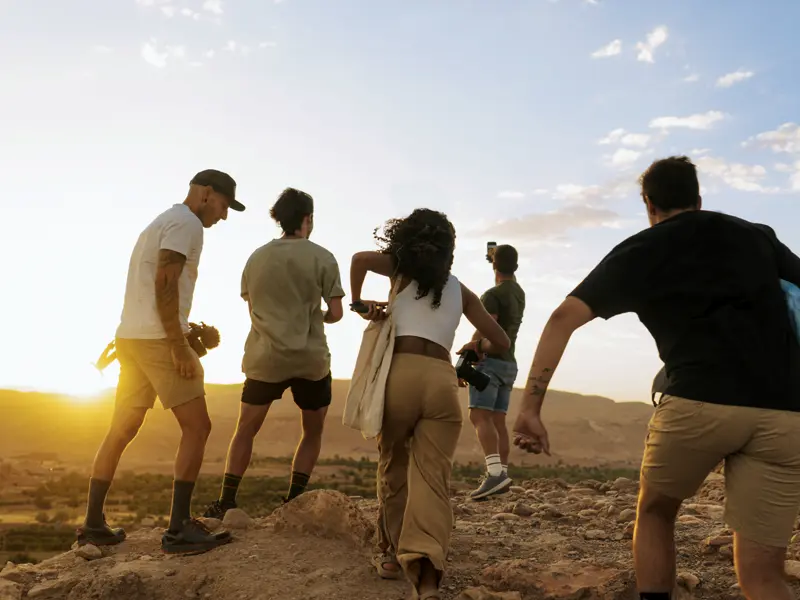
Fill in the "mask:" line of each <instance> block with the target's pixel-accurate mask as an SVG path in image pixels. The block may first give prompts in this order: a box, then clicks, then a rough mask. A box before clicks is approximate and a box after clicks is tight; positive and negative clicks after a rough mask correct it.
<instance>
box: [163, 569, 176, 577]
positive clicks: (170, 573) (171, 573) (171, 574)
mask: <svg viewBox="0 0 800 600" xmlns="http://www.w3.org/2000/svg"><path fill="white" fill-rule="evenodd" d="M177 574H178V571H177V570H175V569H166V570H165V571H164V575H165V576H166V577H174V576H175V575H177Z"/></svg>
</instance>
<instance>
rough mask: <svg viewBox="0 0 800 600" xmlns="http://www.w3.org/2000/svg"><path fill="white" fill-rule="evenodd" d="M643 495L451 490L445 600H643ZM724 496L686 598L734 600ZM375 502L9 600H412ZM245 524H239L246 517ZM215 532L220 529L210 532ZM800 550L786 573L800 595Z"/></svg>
mask: <svg viewBox="0 0 800 600" xmlns="http://www.w3.org/2000/svg"><path fill="white" fill-rule="evenodd" d="M636 493H637V484H636V483H635V482H633V481H630V480H627V479H618V480H616V481H614V482H605V483H601V482H597V481H586V482H582V483H579V484H577V485H573V486H570V485H567V484H566V483H564V482H563V481H560V480H557V479H550V480H544V479H543V480H536V481H529V482H523V483H522V484H521V486H519V487H514V488H513V490H512V491H511V492H509V493H508V494H506V495H504V496H501V497H499V498H495V499H492V500H490V501H487V502H483V503H474V502H470V501H468V500H467V499H466V490H454V491H453V498H452V504H453V509H454V514H455V515H456V520H455V526H454V531H453V538H452V547H451V552H450V556H449V559H448V570H447V574H446V577H445V580H444V582H443V592H444V593H443V598H444V599H447V600H455V599H458V600H546V599H554V600H555V599H563V600H567V599H571V600H579V599H581V600H635V599H636V598H637V595H636V593H635V583H634V577H633V572H632V561H631V551H630V545H631V535H632V530H633V523H632V522H633V519H634V516H635V499H636ZM723 501H724V486H723V482H722V480H721V476H720V475H718V474H714V475H712V476H711V477H709V479H708V481H707V482H706V484H705V485H704V487H703V489H702V490H701V491H700V492H699V493H698V495H697V496H696V497H695V498H693V499H692V500H691V501H690V502H689V503H687V504H686V505H685V506H684V508H683V510H682V513H681V515H680V517H679V523H678V528H677V543H678V548H679V557H678V572H679V573H680V575H679V578H678V585H677V587H676V592H677V593H676V596H675V597H676V598H681V599H686V598H704V599H720V600H722V599H726V600H728V599H731V600H732V599H736V598H740V597H741V596H740V594H739V592H738V589H737V588H736V586H735V578H734V573H733V567H732V553H731V538H730V532H729V531H728V530H727V529H726V528H725V525H724V524H723V522H722V512H723V508H722V503H723ZM375 510H376V506H375V503H374V501H371V500H364V499H360V498H348V497H347V496H344V495H342V494H340V493H338V492H334V491H328V490H319V491H314V492H309V493H307V494H305V495H303V496H300V497H299V498H298V499H296V500H294V501H293V502H291V503H289V504H288V505H285V506H282V507H281V508H279V509H278V510H276V511H275V512H274V513H273V514H272V515H271V516H269V517H267V518H264V519H259V520H256V521H253V520H251V519H250V518H249V517H247V515H245V514H243V513H242V512H241V511H235V512H234V513H231V514H230V515H229V516H230V519H228V517H226V521H228V524H227V525H226V526H227V527H229V528H230V529H231V530H232V531H233V532H234V535H235V540H234V542H233V543H231V544H229V545H227V546H224V547H222V548H219V549H217V550H215V551H212V552H210V553H207V554H203V555H199V556H194V557H167V556H164V555H163V554H161V552H160V545H159V541H160V535H161V530H158V529H150V528H142V529H139V530H138V531H134V532H132V533H131V534H130V536H129V538H128V540H127V541H126V542H125V543H123V544H122V545H120V546H118V547H116V548H114V549H111V550H109V549H104V550H102V551H101V550H99V549H96V548H93V547H86V548H84V549H80V550H72V551H70V552H67V553H66V554H63V555H59V556H57V557H55V558H52V559H49V560H47V561H45V562H43V563H40V564H38V565H36V566H32V565H19V566H14V565H11V564H9V565H7V566H6V568H5V569H4V570H3V571H2V573H1V574H0V600H20V599H22V598H38V599H40V600H56V599H59V600H64V599H66V600H112V599H113V600H185V599H187V598H203V599H205V598H214V599H217V598H224V599H226V600H228V599H230V600H251V599H252V600H307V599H315V598H316V599H319V600H322V599H329V600H378V599H381V600H386V599H389V600H402V599H404V598H409V597H410V588H409V585H408V584H407V583H406V582H404V581H383V580H381V579H380V578H379V577H378V576H377V575H376V573H375V571H374V569H373V568H372V567H371V566H370V558H371V556H372V553H373V551H374V533H375V529H374V525H373V524H374V520H375ZM237 513H238V514H237ZM210 525H211V526H218V525H219V523H218V522H217V523H210ZM798 558H800V548H798V547H795V546H794V545H793V547H792V549H791V550H790V559H791V560H790V561H788V562H787V573H788V575H789V578H790V579H791V580H792V582H793V585H795V586H796V587H797V589H798V591H800V586H798V584H797V578H798V577H800V562H795V560H796V559H798Z"/></svg>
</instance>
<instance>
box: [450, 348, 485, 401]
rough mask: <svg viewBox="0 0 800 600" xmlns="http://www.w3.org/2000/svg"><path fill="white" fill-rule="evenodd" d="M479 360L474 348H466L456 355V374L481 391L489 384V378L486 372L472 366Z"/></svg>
mask: <svg viewBox="0 0 800 600" xmlns="http://www.w3.org/2000/svg"><path fill="white" fill-rule="evenodd" d="M479 360H480V358H479V357H478V353H477V352H475V351H474V350H467V351H466V352H464V354H462V355H461V356H459V357H458V362H456V375H457V376H458V378H459V379H463V380H464V381H466V382H467V383H468V384H469V385H471V386H472V387H474V388H475V389H476V390H478V391H479V392H482V391H483V390H485V389H486V387H487V386H488V385H489V382H490V381H491V378H490V377H489V376H488V375H487V374H486V373H481V372H480V371H478V370H477V369H476V368H475V367H474V366H473V365H474V364H475V363H476V362H478V361H479Z"/></svg>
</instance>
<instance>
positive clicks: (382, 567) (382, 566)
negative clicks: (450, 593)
mask: <svg viewBox="0 0 800 600" xmlns="http://www.w3.org/2000/svg"><path fill="white" fill-rule="evenodd" d="M372 564H373V565H375V568H376V569H377V570H378V575H380V576H381V579H400V577H401V576H402V574H403V571H402V569H401V568H400V563H399V562H397V558H396V557H395V555H394V554H390V553H388V552H384V553H383V554H381V555H379V556H376V557H375V558H373V559H372ZM386 565H393V566H394V567H395V568H394V569H387V568H386ZM434 598H435V596H434Z"/></svg>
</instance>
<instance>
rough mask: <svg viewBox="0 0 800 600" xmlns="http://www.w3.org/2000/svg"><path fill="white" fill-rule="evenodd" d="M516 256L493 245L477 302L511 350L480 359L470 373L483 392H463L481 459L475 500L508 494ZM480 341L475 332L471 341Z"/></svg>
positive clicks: (518, 315) (521, 298) (519, 303)
mask: <svg viewBox="0 0 800 600" xmlns="http://www.w3.org/2000/svg"><path fill="white" fill-rule="evenodd" d="M517 260H518V255H517V251H516V249H515V248H514V247H513V246H508V245H502V246H497V248H496V249H495V251H494V255H493V257H492V265H493V267H494V274H495V286H494V287H493V288H491V289H489V290H487V291H486V292H485V293H484V294H483V296H482V297H481V302H482V303H483V306H484V307H485V308H486V310H487V312H488V313H489V314H490V315H492V316H493V317H494V318H495V319H497V322H498V323H499V324H500V326H501V327H502V328H503V330H504V331H505V332H506V334H507V335H508V337H509V339H510V340H511V346H510V347H509V349H508V350H505V351H503V352H501V353H498V354H489V355H486V356H484V357H482V359H481V361H480V362H479V363H478V364H477V365H475V368H476V369H477V370H478V371H481V372H482V373H486V374H487V375H489V377H490V378H491V379H490V382H489V385H488V386H487V387H486V389H485V390H483V391H479V390H477V389H475V388H474V387H470V389H469V416H470V421H472V424H473V425H474V427H475V432H476V433H477V435H478V441H479V442H480V444H481V447H482V448H483V452H484V455H485V456H486V475H485V477H484V478H483V480H482V481H481V484H480V485H479V486H478V488H477V489H476V490H474V491H473V492H472V494H471V495H470V496H471V497H472V499H473V500H481V499H483V498H487V497H489V496H492V495H495V494H501V493H505V492H507V491H508V488H509V487H511V479H510V478H509V476H508V453H509V447H510V440H509V435H508V429H507V428H506V414H507V413H508V406H509V403H510V401H511V390H512V389H513V387H514V381H515V380H516V379H517V360H516V358H515V357H514V347H515V345H516V339H517V333H518V332H519V327H520V324H521V323H522V314H523V313H524V312H525V292H524V291H523V289H522V288H521V287H520V286H519V284H518V283H517V281H516V278H515V277H514V273H515V272H516V270H517ZM479 337H480V334H478V333H477V332H476V334H475V336H473V339H477V338H479Z"/></svg>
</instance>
